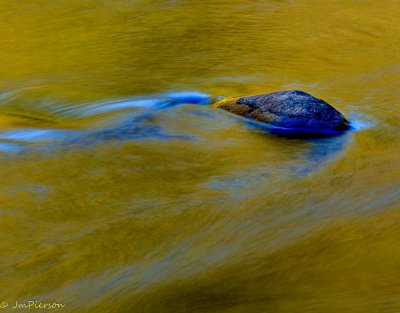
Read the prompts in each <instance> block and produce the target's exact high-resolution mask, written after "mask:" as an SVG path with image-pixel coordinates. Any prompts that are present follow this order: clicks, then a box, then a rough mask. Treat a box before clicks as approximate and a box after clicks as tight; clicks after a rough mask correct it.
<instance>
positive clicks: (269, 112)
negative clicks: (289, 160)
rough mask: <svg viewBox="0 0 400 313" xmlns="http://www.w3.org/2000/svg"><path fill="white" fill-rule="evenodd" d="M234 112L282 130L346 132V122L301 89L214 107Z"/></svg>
mask: <svg viewBox="0 0 400 313" xmlns="http://www.w3.org/2000/svg"><path fill="white" fill-rule="evenodd" d="M214 106H215V107H219V108H222V109H224V110H226V111H229V112H231V113H234V114H237V115H240V116H243V117H246V118H249V119H253V120H256V121H258V122H264V123H268V124H270V125H274V126H277V127H282V128H289V129H300V130H311V131H318V130H321V131H345V130H347V129H349V122H348V121H347V119H346V118H345V117H344V116H343V115H342V114H341V113H340V112H339V111H338V110H336V109H335V108H334V107H332V106H331V105H330V104H328V103H326V102H325V101H323V100H321V99H318V98H315V97H313V96H311V95H310V94H308V93H306V92H303V91H298V90H285V91H278V92H274V93H269V94H263V95H258V96H249V97H242V98H227V99H223V100H221V101H219V102H217V103H215V104H214Z"/></svg>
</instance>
